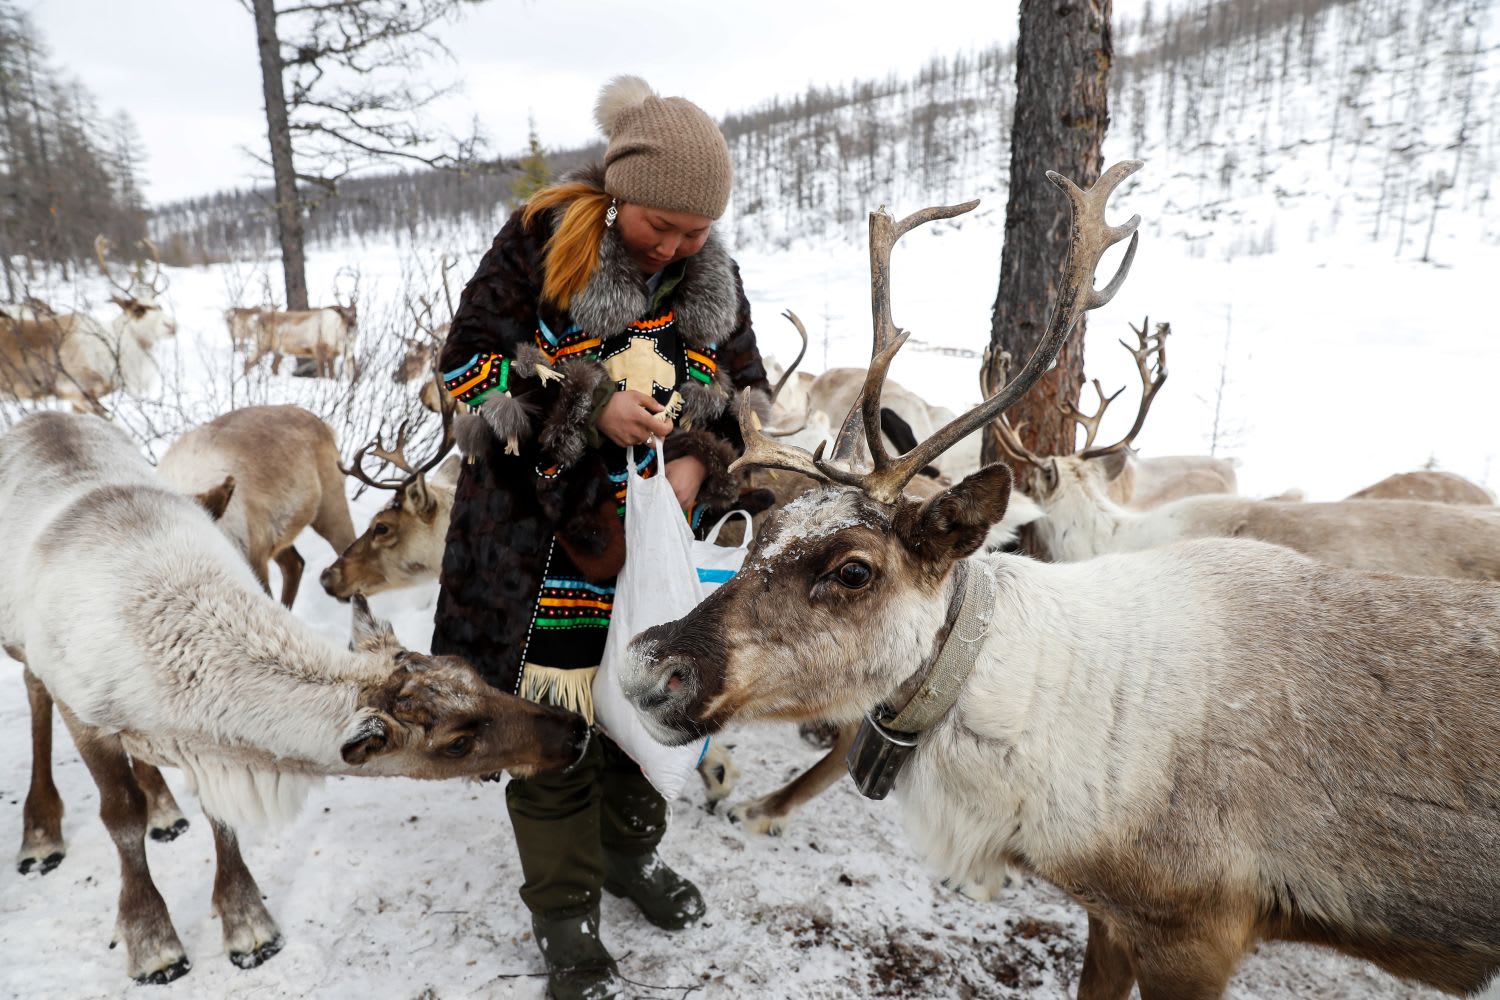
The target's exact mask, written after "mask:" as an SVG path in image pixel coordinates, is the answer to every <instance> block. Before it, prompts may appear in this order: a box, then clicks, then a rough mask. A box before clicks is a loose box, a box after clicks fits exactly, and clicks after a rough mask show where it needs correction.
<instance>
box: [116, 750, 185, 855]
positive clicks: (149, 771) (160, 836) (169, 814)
mask: <svg viewBox="0 0 1500 1000" xmlns="http://www.w3.org/2000/svg"><path fill="white" fill-rule="evenodd" d="M130 770H131V773H132V774H134V775H135V781H136V784H138V785H140V786H141V791H142V792H144V793H145V794H146V809H147V820H146V823H147V825H148V827H149V828H150V831H149V832H150V834H151V839H152V840H159V841H163V842H165V841H168V840H176V839H177V838H178V837H180V836H182V832H183V831H184V830H186V829H187V828H188V821H187V817H185V816H183V815H182V810H181V809H179V808H178V807H177V799H176V798H174V797H173V795H172V789H170V788H168V787H167V782H166V779H165V778H163V777H162V776H161V772H160V771H158V770H157V769H156V768H154V767H152V766H151V765H150V764H147V763H146V762H145V761H140V760H134V759H132V760H131V762H130Z"/></svg>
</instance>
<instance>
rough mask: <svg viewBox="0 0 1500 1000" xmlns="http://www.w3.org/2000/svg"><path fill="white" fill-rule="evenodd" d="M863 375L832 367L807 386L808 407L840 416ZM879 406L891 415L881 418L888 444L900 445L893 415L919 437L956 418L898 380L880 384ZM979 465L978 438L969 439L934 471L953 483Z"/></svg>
mask: <svg viewBox="0 0 1500 1000" xmlns="http://www.w3.org/2000/svg"><path fill="white" fill-rule="evenodd" d="M864 377H865V373H864V370H863V369H860V368H830V369H829V370H828V371H826V372H824V373H823V374H821V375H819V376H818V377H817V379H816V380H815V381H814V382H813V384H812V385H811V386H810V387H809V388H808V391H807V399H808V407H809V408H810V409H813V410H820V411H822V412H823V413H826V414H828V416H829V419H830V420H837V419H839V418H840V417H842V416H843V415H844V414H845V413H848V412H849V409H850V407H851V406H852V405H853V404H854V401H855V399H856V398H857V397H858V395H859V393H860V390H861V387H862V386H863V384H864ZM880 406H881V409H882V410H886V411H889V416H887V415H885V414H882V421H881V427H882V430H884V431H885V432H886V444H887V445H888V446H896V447H899V445H898V444H897V442H896V440H895V439H894V438H892V436H891V433H890V431H891V429H892V428H893V427H895V426H899V425H896V424H894V422H893V421H892V419H891V418H892V417H894V418H896V419H897V420H899V421H900V422H901V424H904V425H905V427H907V428H909V431H910V434H911V435H914V436H915V437H916V438H917V439H918V440H920V439H922V438H926V437H928V436H930V435H931V434H932V432H933V431H935V430H936V429H937V428H939V427H941V426H943V425H944V424H946V423H948V422H949V421H951V420H952V419H953V417H954V414H953V411H952V410H949V409H948V408H946V407H943V406H934V405H933V404H931V403H929V402H927V401H926V400H925V399H923V398H922V397H921V396H918V395H917V394H916V393H914V392H912V391H911V390H910V389H907V388H905V387H904V386H901V385H898V384H897V383H895V382H887V383H886V384H885V385H884V386H882V387H881V397H880ZM978 468H979V443H978V441H977V440H966V441H962V442H960V443H959V444H958V445H957V446H956V448H955V450H954V451H953V452H952V453H951V454H948V455H945V456H943V458H942V459H941V460H940V464H937V465H935V466H934V468H933V471H934V472H935V473H936V474H939V475H942V476H946V477H947V478H948V480H949V481H950V482H957V481H958V480H959V479H962V478H963V477H964V476H966V475H968V474H969V473H971V472H973V471H974V470H976V469H978Z"/></svg>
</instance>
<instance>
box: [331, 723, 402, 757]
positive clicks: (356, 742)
mask: <svg viewBox="0 0 1500 1000" xmlns="http://www.w3.org/2000/svg"><path fill="white" fill-rule="evenodd" d="M395 728H396V721H395V720H394V719H392V718H391V717H390V716H389V715H386V714H385V713H384V712H381V711H374V712H372V713H371V714H369V715H367V716H365V717H364V718H363V719H361V720H360V721H359V724H358V725H357V726H356V727H355V728H354V731H353V732H351V733H349V734H348V735H346V736H345V737H344V741H343V744H342V745H341V746H340V747H339V756H340V757H342V758H344V763H345V764H353V765H355V766H358V765H360V764H363V763H364V762H365V761H367V760H369V759H370V758H371V757H374V756H376V755H377V754H382V753H385V752H386V751H387V750H389V749H390V748H391V742H392V739H391V737H392V734H393V731H394V730H395Z"/></svg>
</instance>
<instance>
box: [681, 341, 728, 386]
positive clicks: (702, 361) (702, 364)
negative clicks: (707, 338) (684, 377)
mask: <svg viewBox="0 0 1500 1000" xmlns="http://www.w3.org/2000/svg"><path fill="white" fill-rule="evenodd" d="M682 353H683V354H684V355H685V356H686V357H687V373H688V375H689V376H690V377H692V378H695V379H697V380H698V381H699V382H702V383H703V384H704V385H712V384H713V381H714V373H715V372H717V371H718V370H719V361H718V352H717V351H715V350H714V349H713V348H711V347H705V348H704V349H703V350H701V351H695V350H693V349H692V348H690V347H689V348H684V349H683V352H682Z"/></svg>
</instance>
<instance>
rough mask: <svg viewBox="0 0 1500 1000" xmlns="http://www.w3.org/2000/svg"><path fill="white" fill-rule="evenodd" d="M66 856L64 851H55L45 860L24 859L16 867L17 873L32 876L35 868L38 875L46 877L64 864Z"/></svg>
mask: <svg viewBox="0 0 1500 1000" xmlns="http://www.w3.org/2000/svg"><path fill="white" fill-rule="evenodd" d="M66 856H67V855H66V854H64V853H63V852H62V851H53V852H52V853H51V854H49V855H47V856H46V857H44V858H22V859H21V860H20V862H19V863H18V864H17V865H16V871H18V872H20V873H21V874H22V875H30V874H31V870H32V869H33V868H35V869H36V873H37V874H38V875H45V874H47V873H48V872H50V871H51V870H52V869H54V868H56V867H57V866H58V865H60V864H62V862H63V858H65V857H66Z"/></svg>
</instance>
